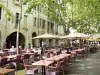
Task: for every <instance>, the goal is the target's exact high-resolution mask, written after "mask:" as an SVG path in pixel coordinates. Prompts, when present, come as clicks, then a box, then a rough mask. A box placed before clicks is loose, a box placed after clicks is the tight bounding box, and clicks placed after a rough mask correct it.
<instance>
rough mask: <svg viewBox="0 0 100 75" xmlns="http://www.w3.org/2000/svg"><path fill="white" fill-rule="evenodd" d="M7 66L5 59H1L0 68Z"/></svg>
mask: <svg viewBox="0 0 100 75" xmlns="http://www.w3.org/2000/svg"><path fill="white" fill-rule="evenodd" d="M6 64H7V58H2V59H1V66H2V67H4V66H5V65H6Z"/></svg>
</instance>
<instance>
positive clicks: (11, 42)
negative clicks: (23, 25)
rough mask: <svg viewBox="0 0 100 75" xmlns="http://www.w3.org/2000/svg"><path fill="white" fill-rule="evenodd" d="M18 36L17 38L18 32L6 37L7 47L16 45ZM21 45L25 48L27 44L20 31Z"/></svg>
mask: <svg viewBox="0 0 100 75" xmlns="http://www.w3.org/2000/svg"><path fill="white" fill-rule="evenodd" d="M16 38H17V32H13V33H11V34H10V35H9V36H8V37H7V38H6V43H7V44H6V47H7V48H11V46H14V47H16ZM19 46H22V48H24V46H25V37H24V35H23V34H22V33H20V32H19Z"/></svg>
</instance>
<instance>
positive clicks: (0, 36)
mask: <svg viewBox="0 0 100 75" xmlns="http://www.w3.org/2000/svg"><path fill="white" fill-rule="evenodd" d="M1 1H2V2H3V3H4V4H5V5H6V6H7V8H8V9H10V11H11V12H13V13H12V14H13V15H14V18H13V19H7V18H6V17H5V11H4V10H3V9H2V8H0V48H3V46H5V45H6V47H7V48H10V47H11V46H14V47H16V35H17V26H18V19H19V17H20V15H21V14H20V13H21V5H20V0H1ZM27 6H28V4H26V5H23V6H22V20H21V23H20V31H19V45H21V46H22V47H28V45H29V44H33V46H40V45H39V43H40V42H41V39H40V40H32V39H31V38H32V37H35V36H37V35H40V34H43V33H47V32H48V33H52V34H60V35H62V34H64V31H63V28H62V27H61V26H59V25H56V24H55V23H52V22H50V21H49V20H48V17H47V16H45V15H44V10H43V8H42V7H38V8H36V9H34V10H33V12H32V13H30V14H27V13H25V11H26V8H27ZM49 42H50V43H52V45H54V44H55V43H54V42H55V41H54V40H52V39H50V40H49Z"/></svg>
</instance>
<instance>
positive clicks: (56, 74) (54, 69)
mask: <svg viewBox="0 0 100 75" xmlns="http://www.w3.org/2000/svg"><path fill="white" fill-rule="evenodd" d="M61 65H62V62H57V65H56V66H50V67H49V70H48V71H47V75H61V74H60V72H61Z"/></svg>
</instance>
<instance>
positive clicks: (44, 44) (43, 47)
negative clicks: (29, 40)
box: [41, 41, 46, 55]
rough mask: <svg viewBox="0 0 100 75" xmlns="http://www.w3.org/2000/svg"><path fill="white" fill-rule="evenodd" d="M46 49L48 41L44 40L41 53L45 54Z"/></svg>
mask: <svg viewBox="0 0 100 75" xmlns="http://www.w3.org/2000/svg"><path fill="white" fill-rule="evenodd" d="M45 49H46V42H45V41H42V51H41V55H44V52H45Z"/></svg>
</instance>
